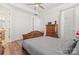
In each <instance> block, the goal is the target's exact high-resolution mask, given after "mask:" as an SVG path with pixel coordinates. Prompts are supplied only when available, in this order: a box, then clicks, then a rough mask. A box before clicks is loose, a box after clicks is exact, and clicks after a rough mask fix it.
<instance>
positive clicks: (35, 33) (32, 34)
mask: <svg viewBox="0 0 79 59" xmlns="http://www.w3.org/2000/svg"><path fill="white" fill-rule="evenodd" d="M43 34H44V33H43V32H40V31H32V32H30V33H27V34H23V35H22V36H23V40H25V39H29V38H35V37H40V36H43Z"/></svg>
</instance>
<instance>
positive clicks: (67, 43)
mask: <svg viewBox="0 0 79 59" xmlns="http://www.w3.org/2000/svg"><path fill="white" fill-rule="evenodd" d="M76 43H77V42H76V41H74V40H72V39H70V40H64V43H63V47H64V48H63V53H64V54H71V53H72V51H73V49H74V47H75V46H76Z"/></svg>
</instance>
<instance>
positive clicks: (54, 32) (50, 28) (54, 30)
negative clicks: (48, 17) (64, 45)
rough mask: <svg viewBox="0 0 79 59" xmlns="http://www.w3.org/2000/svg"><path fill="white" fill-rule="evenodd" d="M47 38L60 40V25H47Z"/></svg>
mask: <svg viewBox="0 0 79 59" xmlns="http://www.w3.org/2000/svg"><path fill="white" fill-rule="evenodd" d="M46 36H51V37H57V38H58V24H56V23H55V24H48V25H46Z"/></svg>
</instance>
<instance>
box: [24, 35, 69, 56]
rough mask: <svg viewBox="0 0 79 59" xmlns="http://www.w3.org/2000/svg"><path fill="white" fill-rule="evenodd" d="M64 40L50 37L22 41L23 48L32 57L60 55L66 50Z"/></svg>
mask: <svg viewBox="0 0 79 59" xmlns="http://www.w3.org/2000/svg"><path fill="white" fill-rule="evenodd" d="M65 43H66V40H62V39H58V38H52V37H48V36H45V37H43V36H42V37H38V38H32V39H26V40H24V41H23V48H24V49H25V50H27V51H28V52H29V53H30V54H32V55H61V54H64V53H63V50H64V49H66V44H68V42H67V43H66V44H65Z"/></svg>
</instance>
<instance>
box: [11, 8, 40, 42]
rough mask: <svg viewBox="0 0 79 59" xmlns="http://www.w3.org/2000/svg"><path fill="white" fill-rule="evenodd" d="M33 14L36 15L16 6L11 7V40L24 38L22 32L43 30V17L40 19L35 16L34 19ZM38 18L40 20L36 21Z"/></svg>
mask: <svg viewBox="0 0 79 59" xmlns="http://www.w3.org/2000/svg"><path fill="white" fill-rule="evenodd" d="M33 16H34V15H33V14H29V13H28V12H25V11H22V10H19V9H16V8H12V9H11V19H12V20H11V22H10V23H11V26H12V27H11V29H10V33H11V35H10V40H11V41H14V40H19V39H22V38H23V37H22V34H26V33H29V32H31V31H33V30H39V31H42V30H41V27H42V24H41V19H39V17H35V18H34V19H33ZM34 20H35V21H34ZM36 20H39V21H36ZM33 22H34V23H35V24H34V23H33ZM38 22H39V23H38ZM37 23H38V25H37Z"/></svg>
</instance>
